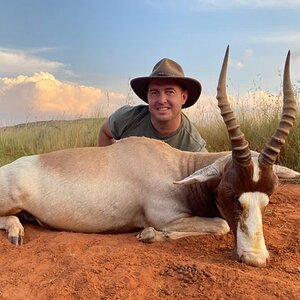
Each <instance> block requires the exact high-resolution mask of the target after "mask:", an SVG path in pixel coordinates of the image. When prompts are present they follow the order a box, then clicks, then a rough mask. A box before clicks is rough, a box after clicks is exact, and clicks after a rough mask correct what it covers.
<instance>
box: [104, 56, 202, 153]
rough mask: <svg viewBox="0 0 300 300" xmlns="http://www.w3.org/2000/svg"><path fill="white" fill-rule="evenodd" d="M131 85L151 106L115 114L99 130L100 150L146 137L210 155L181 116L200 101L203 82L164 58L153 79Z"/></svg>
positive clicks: (154, 69) (140, 79)
mask: <svg viewBox="0 0 300 300" xmlns="http://www.w3.org/2000/svg"><path fill="white" fill-rule="evenodd" d="M130 85H131V87H132V89H133V91H134V92H135V93H136V95H137V96H138V97H139V98H141V99H142V100H143V101H145V102H146V103H148V105H138V106H128V105H127V106H123V107H121V108H119V109H118V110H117V111H115V112H114V113H113V114H112V115H111V116H110V117H109V118H108V120H107V121H106V122H104V123H103V125H102V127H101V129H100V132H99V138H98V145H99V146H107V145H111V144H113V143H114V142H115V141H116V140H119V139H121V138H125V137H129V136H145V137H150V138H154V139H159V140H162V141H164V142H166V143H168V144H169V145H171V146H172V147H174V148H177V149H180V150H184V151H193V152H196V151H205V152H206V151H207V150H206V148H205V141H204V140H203V139H202V138H201V136H200V134H199V132H198V130H197V129H196V128H195V127H194V126H193V124H192V123H191V121H190V120H189V119H188V117H187V116H186V115H185V114H184V113H183V112H182V108H187V107H190V106H192V105H193V104H195V103H196V101H197V100H198V98H199V96H200V94H201V84H200V82H198V81H197V80H195V79H193V78H189V77H185V76H184V72H183V69H182V68H181V66H180V65H179V64H177V63H176V62H175V61H173V60H171V59H168V58H163V59H162V60H160V61H159V62H158V63H157V64H156V65H155V66H154V68H153V70H152V73H151V75H150V76H148V77H138V78H135V79H132V80H131V82H130Z"/></svg>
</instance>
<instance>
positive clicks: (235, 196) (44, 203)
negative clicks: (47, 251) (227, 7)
mask: <svg viewBox="0 0 300 300" xmlns="http://www.w3.org/2000/svg"><path fill="white" fill-rule="evenodd" d="M289 60H290V54H288V56H287V60H286V65H285V71H284V83H283V92H284V100H283V102H284V105H283V114H282V119H281V122H280V124H279V126H278V129H277V131H276V132H275V134H274V135H273V136H272V137H271V139H270V141H269V142H268V143H267V144H266V146H265V148H264V149H263V151H262V152H261V153H260V154H259V155H258V154H255V153H251V151H250V150H249V147H248V143H247V141H246V139H245V138H244V135H243V134H242V133H241V131H240V129H239V126H238V124H237V121H236V118H235V117H234V115H233V112H232V110H231V109H230V106H229V104H228V101H227V96H226V88H225V86H226V83H225V81H226V70H227V63H228V49H227V51H226V55H225V58H224V62H223V66H222V70H221V74H220V79H219V85H218V94H217V99H218V103H219V107H220V109H221V114H222V116H223V118H224V121H225V123H226V125H227V129H228V133H229V137H230V140H231V145H232V152H219V153H192V152H183V151H179V150H177V149H174V148H172V147H170V146H168V145H167V144H165V143H163V142H161V141H157V140H152V139H148V138H141V137H131V138H127V139H124V140H122V141H120V142H117V143H115V144H113V145H111V146H108V147H103V148H98V147H93V148H77V149H68V150H61V151H56V152H52V153H48V154H40V155H33V156H26V157H22V158H20V159H18V160H16V161H15V162H13V163H11V164H8V165H5V166H3V167H1V168H0V216H1V217H0V228H1V229H6V230H7V232H8V238H9V240H10V241H11V243H13V244H16V245H18V244H22V243H23V237H24V228H23V226H22V225H21V223H20V221H19V219H18V218H17V217H16V216H14V215H15V214H17V213H18V212H20V211H25V212H28V213H30V214H31V215H33V216H34V217H35V218H36V220H37V221H38V222H39V223H40V224H41V225H44V226H47V227H49V228H53V229H56V230H70V231H75V232H87V233H88V232H89V233H104V232H129V231H133V230H138V229H143V231H141V232H140V233H139V234H138V239H139V240H141V241H144V242H154V241H163V240H168V239H177V238H180V237H184V236H190V235H199V234H226V233H227V232H229V230H230V229H231V230H232V232H233V234H234V236H235V240H236V245H235V247H236V251H237V254H238V256H239V258H240V260H242V261H244V262H245V263H247V264H250V265H253V266H265V265H266V262H267V259H268V251H267V248H266V246H265V241H264V236H263V227H262V214H263V210H264V208H265V207H266V205H267V204H268V202H269V196H270V195H271V194H272V193H273V192H274V190H275V188H276V185H277V181H278V178H277V175H276V173H277V174H279V175H280V177H282V178H296V177H299V176H300V174H299V173H297V172H295V171H293V170H290V169H288V168H284V167H280V166H275V165H274V163H275V160H276V157H277V156H278V154H279V152H280V148H281V146H282V145H283V144H284V142H285V140H286V138H287V136H288V134H289V130H290V128H291V127H292V123H293V120H294V118H295V108H296V103H295V99H294V95H293V91H292V87H291V82H290V78H289ZM174 183H176V184H174ZM228 224H229V226H230V228H229V226H228Z"/></svg>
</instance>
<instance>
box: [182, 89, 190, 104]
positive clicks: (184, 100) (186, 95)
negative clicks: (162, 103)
mask: <svg viewBox="0 0 300 300" xmlns="http://www.w3.org/2000/svg"><path fill="white" fill-rule="evenodd" d="M188 96H189V92H188V91H187V90H185V91H183V92H182V105H183V104H185V102H186V100H187V98H188Z"/></svg>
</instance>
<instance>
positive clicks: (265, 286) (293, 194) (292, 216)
mask: <svg viewBox="0 0 300 300" xmlns="http://www.w3.org/2000/svg"><path fill="white" fill-rule="evenodd" d="M299 197H300V186H299V185H291V184H283V185H281V186H280V188H279V190H278V192H277V193H276V194H275V195H273V196H272V198H271V202H270V204H269V205H268V207H267V210H266V212H265V217H264V231H265V239H266V244H267V247H268V249H269V252H270V256H271V258H270V264H269V266H268V267H267V268H263V269H258V268H254V267H250V266H247V265H245V264H242V263H239V262H237V261H235V260H234V258H233V256H232V245H233V237H232V235H231V234H228V235H226V236H200V237H199V236H198V237H189V238H184V239H181V240H178V241H171V242H165V243H154V244H143V243H140V242H138V241H137V240H136V238H135V235H134V234H115V235H100V234H80V233H70V232H55V231H50V230H45V229H43V228H41V227H39V226H38V225H32V224H26V225H25V233H26V237H25V244H24V245H23V246H21V247H14V246H12V245H11V244H10V243H9V242H8V240H7V237H6V233H5V232H4V231H1V232H0V265H1V272H0V282H1V285H0V299H12V298H13V299H149V300H150V299H151V300H152V299H160V298H164V299H193V298H198V299H199V298H200V299H300V285H299V283H300V234H299V233H300V201H299Z"/></svg>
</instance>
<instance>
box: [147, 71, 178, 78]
mask: <svg viewBox="0 0 300 300" xmlns="http://www.w3.org/2000/svg"><path fill="white" fill-rule="evenodd" d="M151 76H152V77H153V76H169V77H180V76H178V75H177V74H172V73H164V72H157V73H152V74H151Z"/></svg>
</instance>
